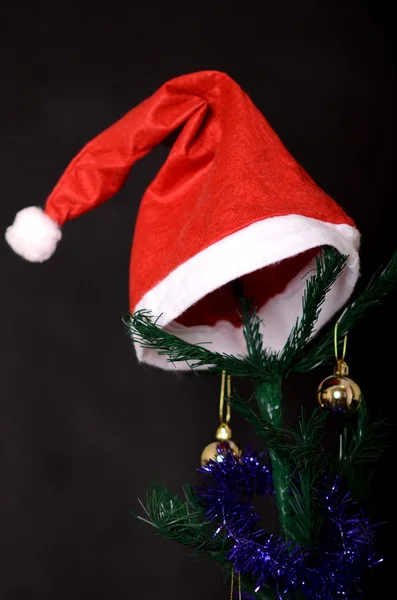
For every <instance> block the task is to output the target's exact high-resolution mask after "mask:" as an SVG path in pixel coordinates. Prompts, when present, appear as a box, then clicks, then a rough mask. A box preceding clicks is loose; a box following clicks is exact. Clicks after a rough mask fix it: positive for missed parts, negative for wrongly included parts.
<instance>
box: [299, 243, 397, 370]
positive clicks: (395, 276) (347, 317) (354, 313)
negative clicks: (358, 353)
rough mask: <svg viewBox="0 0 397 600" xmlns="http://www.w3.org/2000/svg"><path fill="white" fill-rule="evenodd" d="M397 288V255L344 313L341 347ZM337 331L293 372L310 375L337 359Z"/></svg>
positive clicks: (324, 336) (306, 352) (313, 348)
mask: <svg viewBox="0 0 397 600" xmlns="http://www.w3.org/2000/svg"><path fill="white" fill-rule="evenodd" d="M396 286H397V251H395V252H394V254H393V256H392V257H391V259H390V261H389V262H388V264H387V265H386V266H385V267H383V268H381V269H379V270H378V271H377V272H376V273H375V274H374V275H373V277H372V278H371V280H370V281H369V283H368V284H367V286H366V288H365V289H364V290H363V291H362V292H361V293H359V294H358V295H357V296H356V298H355V299H354V300H353V302H351V303H350V304H349V305H348V306H347V307H346V308H345V310H344V311H343V312H342V314H341V315H340V317H339V319H338V333H339V337H340V343H341V344H342V343H343V337H344V336H345V335H347V334H348V333H349V331H351V329H352V328H353V327H354V326H355V325H357V324H358V323H359V322H360V321H361V320H362V319H363V318H364V317H365V315H366V314H367V311H368V309H370V308H371V307H373V306H379V305H380V304H381V303H382V302H383V300H384V299H385V297H386V296H387V294H389V293H390V292H391V291H393V290H394V289H395V288H396ZM334 353H335V350H334V329H333V327H332V328H328V329H327V330H326V331H325V332H324V333H323V334H322V335H321V336H320V337H319V338H318V339H315V340H314V341H313V343H312V344H310V345H309V346H308V347H307V348H306V349H305V350H304V352H302V353H301V355H299V356H297V357H296V358H295V359H294V360H293V361H292V363H291V369H292V370H293V371H297V372H304V371H310V370H311V369H314V368H315V367H317V366H319V365H321V364H322V363H324V362H327V361H329V360H330V359H332V358H333V357H334Z"/></svg>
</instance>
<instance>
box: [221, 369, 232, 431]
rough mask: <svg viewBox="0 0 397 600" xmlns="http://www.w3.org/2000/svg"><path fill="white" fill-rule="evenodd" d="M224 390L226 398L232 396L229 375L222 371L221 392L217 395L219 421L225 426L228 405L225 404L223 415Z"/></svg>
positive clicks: (228, 416) (227, 422)
mask: <svg viewBox="0 0 397 600" xmlns="http://www.w3.org/2000/svg"><path fill="white" fill-rule="evenodd" d="M225 389H226V396H227V398H230V396H231V395H232V379H231V377H230V374H229V373H226V371H222V379H221V391H220V394H219V421H220V422H221V423H226V425H229V423H230V405H229V404H228V403H226V413H225Z"/></svg>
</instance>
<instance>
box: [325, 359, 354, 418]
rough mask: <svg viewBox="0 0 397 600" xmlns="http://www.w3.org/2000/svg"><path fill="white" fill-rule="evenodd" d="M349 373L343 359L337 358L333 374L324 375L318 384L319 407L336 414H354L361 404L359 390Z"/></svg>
mask: <svg viewBox="0 0 397 600" xmlns="http://www.w3.org/2000/svg"><path fill="white" fill-rule="evenodd" d="M348 375H349V367H348V366H347V364H346V363H345V361H344V360H338V362H337V365H336V367H335V372H334V374H333V375H330V376H329V377H326V378H325V379H324V380H323V381H322V382H321V383H320V385H319V387H318V390H317V399H318V402H319V404H320V406H321V408H327V409H328V410H329V411H331V412H333V413H337V414H342V415H348V414H354V413H355V412H357V410H358V409H359V407H360V404H361V398H362V396H361V390H360V388H359V386H358V385H357V383H356V382H355V381H353V379H351V378H350V377H348Z"/></svg>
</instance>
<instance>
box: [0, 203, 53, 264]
mask: <svg viewBox="0 0 397 600" xmlns="http://www.w3.org/2000/svg"><path fill="white" fill-rule="evenodd" d="M61 237H62V232H61V229H60V227H59V225H58V224H57V223H55V221H53V220H52V219H51V218H50V217H49V216H48V215H46V214H45V212H44V211H43V210H42V209H41V208H39V207H38V206H28V207H27V208H24V209H23V210H21V211H19V212H18V213H17V214H16V216H15V221H14V223H13V224H12V225H11V226H10V227H8V229H7V231H6V234H5V238H6V240H7V243H8V244H9V245H10V246H11V248H12V249H13V250H14V252H16V253H17V254H19V255H20V256H22V257H23V258H25V259H26V260H29V261H30V262H43V261H45V260H47V259H48V258H50V257H51V256H52V255H53V254H54V252H55V249H56V246H57V243H58V242H59V240H60V239H61Z"/></svg>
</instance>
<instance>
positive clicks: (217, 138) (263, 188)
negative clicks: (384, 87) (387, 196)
mask: <svg viewBox="0 0 397 600" xmlns="http://www.w3.org/2000/svg"><path fill="white" fill-rule="evenodd" d="M173 132H179V133H178V135H177V136H176V139H175V141H174V143H173V146H172V148H171V151H170V153H169V156H168V158H167V160H166V162H165V164H164V165H163V167H162V168H161V169H160V171H159V173H158V174H157V176H156V177H155V178H154V180H153V182H152V183H151V184H150V186H149V187H148V189H147V190H146V193H145V195H144V197H143V199H142V202H141V206H140V210H139V215H138V219H137V223H136V228H135V234H134V241H133V248H132V256H131V272H130V299H131V308H132V309H134V307H135V306H136V305H137V304H138V302H139V301H140V300H141V298H142V297H143V296H144V295H145V294H146V293H147V292H148V291H149V290H151V289H152V288H153V287H154V286H155V285H156V284H157V283H159V282H160V281H161V280H163V279H164V278H165V277H166V276H167V275H168V274H169V273H171V272H172V271H173V270H174V269H175V268H177V267H178V266H179V265H181V264H183V263H184V262H185V261H187V260H189V259H190V258H191V257H193V256H194V255H196V254H197V253H198V252H200V251H202V250H204V249H205V248H207V247H208V246H210V245H211V244H214V243H216V242H218V241H219V240H221V239H222V238H224V237H225V236H228V235H230V234H232V233H234V232H236V231H239V230H240V229H242V228H244V227H247V226H248V225H250V224H252V223H254V222H256V221H259V220H262V219H267V218H270V217H274V216H282V215H289V214H299V215H303V216H307V217H312V218H314V219H319V220H321V221H326V222H329V223H335V224H340V223H346V224H349V225H352V226H354V223H353V221H352V220H351V219H350V218H349V217H347V216H346V214H345V213H344V212H343V211H342V209H341V208H340V207H339V206H338V205H337V204H336V203H335V202H334V201H333V200H332V199H331V198H330V197H329V196H328V195H327V194H325V193H324V192H323V191H322V190H321V189H320V188H319V187H318V186H317V185H316V184H315V183H314V182H313V180H312V179H311V178H310V177H309V175H308V174H307V173H306V172H305V171H304V170H303V169H302V168H301V167H300V166H299V164H298V163H297V162H296V161H295V160H294V159H293V158H292V156H291V155H290V154H289V152H288V151H287V150H286V148H285V147H284V146H283V144H282V143H281V141H280V139H279V138H278V136H277V135H276V133H275V132H274V131H273V130H272V128H271V127H270V125H269V123H268V122H267V121H266V119H265V118H264V116H263V115H262V114H261V113H260V112H259V110H258V109H257V108H256V107H255V106H254V104H253V103H252V101H251V100H250V98H249V97H248V96H247V94H246V93H245V92H244V91H243V90H242V89H241V88H240V87H239V86H238V85H237V83H236V82H234V81H233V80H232V79H231V78H230V77H228V76H227V75H225V74H223V73H219V72H216V71H203V72H197V73H192V74H189V75H184V76H181V77H178V78H176V79H173V80H171V81H169V82H167V83H165V84H164V85H163V86H162V87H161V88H160V89H159V90H158V91H156V92H155V93H154V94H153V95H152V96H151V97H150V98H148V99H147V100H145V101H144V102H142V103H141V104H139V105H138V106H136V107H135V108H133V109H132V110H131V111H130V112H129V113H127V114H126V115H125V116H124V117H123V118H122V119H120V120H119V121H118V122H117V123H115V124H114V125H112V126H111V127H110V128H108V129H107V130H106V131H104V132H103V133H101V134H100V135H99V136H97V137H96V138H95V139H93V140H92V141H91V142H90V143H88V144H87V145H86V146H85V147H84V148H83V150H82V151H81V152H80V153H79V154H78V155H77V156H76V158H75V159H74V160H73V161H72V162H71V164H70V165H69V167H68V168H67V169H66V171H65V173H64V174H63V176H62V177H61V179H60V181H59V183H58V185H57V186H56V187H55V189H54V191H53V192H52V194H51V195H50V196H49V198H48V200H47V204H46V212H47V214H48V215H49V216H50V217H51V218H52V219H54V220H55V221H56V222H58V223H59V224H60V225H63V224H64V223H65V222H66V221H67V220H68V219H72V218H74V217H77V216H79V215H81V214H82V213H85V212H87V211H88V210H91V209H93V208H95V207H96V206H99V205H100V204H102V203H103V202H105V201H106V200H107V199H109V198H110V197H112V196H113V195H114V194H116V193H117V191H118V190H119V189H120V188H121V187H122V185H123V183H124V182H125V180H126V178H127V176H128V174H129V172H130V169H131V167H132V165H133V164H134V163H135V162H136V161H137V160H138V159H140V158H142V157H143V156H145V155H146V154H147V153H148V152H150V150H151V149H152V148H154V147H155V146H156V145H157V144H159V143H161V142H162V141H163V140H165V139H166V138H168V137H169V136H170V135H172V134H173ZM264 243H266V241H265V240H264ZM232 259H233V258H232V257H231V260H232ZM307 261H308V257H307V256H303V257H301V258H298V259H297V260H295V259H293V260H291V261H290V262H288V261H284V262H283V263H282V264H283V265H284V267H285V268H284V267H283V268H280V267H276V268H273V267H268V268H266V269H263V270H261V271H258V272H256V274H254V275H252V276H250V278H249V281H250V282H251V283H250V285H251V287H252V288H253V289H255V290H256V291H257V293H258V294H259V295H260V302H261V303H263V302H265V301H266V299H267V298H269V297H271V296H273V295H274V294H275V293H277V292H279V291H282V289H284V287H285V285H286V284H287V283H288V281H289V280H290V279H291V277H292V276H293V275H294V274H296V273H297V272H299V270H300V268H301V267H302V266H304V264H305V263H306V262H307ZM269 275H271V277H269ZM264 281H265V282H266V286H264V285H263V283H264ZM223 293H224V292H223ZM211 296H212V299H211ZM226 296H227V292H226V295H224V296H222V298H223V300H222V302H219V294H218V297H217V292H214V294H213V295H211V294H210V295H209V296H208V297H207V300H203V301H201V302H199V303H197V304H196V305H195V307H193V308H192V309H190V310H189V311H187V312H186V313H185V314H184V315H183V316H182V317H181V322H183V323H185V324H197V323H212V322H215V321H216V320H219V318H228V319H230V320H232V321H233V320H234V318H235V317H233V316H232V314H231V311H232V308H231V305H230V302H228V301H227V300H224V299H225V298H226ZM222 307H223V308H222ZM233 310H234V308H233ZM195 311H196V312H195Z"/></svg>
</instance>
